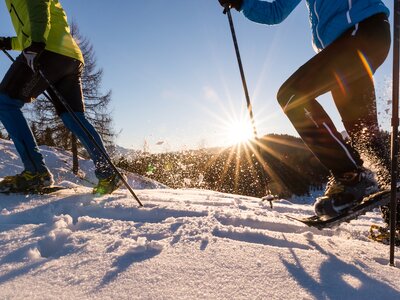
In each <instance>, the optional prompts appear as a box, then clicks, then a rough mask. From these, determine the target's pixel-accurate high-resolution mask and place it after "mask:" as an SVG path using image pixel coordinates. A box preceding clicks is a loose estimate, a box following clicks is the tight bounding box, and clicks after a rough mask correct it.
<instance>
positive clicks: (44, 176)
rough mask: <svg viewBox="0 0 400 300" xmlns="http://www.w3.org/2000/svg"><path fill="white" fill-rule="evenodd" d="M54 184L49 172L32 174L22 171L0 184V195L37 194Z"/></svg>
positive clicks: (5, 178)
mask: <svg viewBox="0 0 400 300" xmlns="http://www.w3.org/2000/svg"><path fill="white" fill-rule="evenodd" d="M53 184H54V180H53V176H52V175H51V173H49V172H43V173H32V172H30V171H23V172H22V173H20V174H17V175H14V176H6V177H4V179H3V180H2V181H1V182H0V192H1V193H38V192H40V190H42V189H44V188H48V187H50V186H52V185H53Z"/></svg>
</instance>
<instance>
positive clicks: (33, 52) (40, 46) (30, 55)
mask: <svg viewBox="0 0 400 300" xmlns="http://www.w3.org/2000/svg"><path fill="white" fill-rule="evenodd" d="M45 47H46V44H45V43H39V42H32V43H31V45H30V46H29V47H27V48H25V49H24V51H22V54H23V55H24V57H25V59H26V63H27V64H28V66H29V67H30V68H31V69H32V70H33V72H35V71H36V69H37V67H38V66H39V58H40V55H41V54H42V52H43V50H44V48H45Z"/></svg>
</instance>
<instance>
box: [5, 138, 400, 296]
mask: <svg viewBox="0 0 400 300" xmlns="http://www.w3.org/2000/svg"><path fill="white" fill-rule="evenodd" d="M42 150H43V153H44V155H45V157H46V161H47V163H48V165H49V167H50V168H51V170H52V172H53V173H54V175H55V178H56V181H57V184H60V185H64V186H67V187H71V189H68V190H63V191H61V192H57V193H55V194H52V195H46V196H32V195H31V196H25V195H12V196H11V195H10V196H5V195H0V299H369V300H370V299H400V279H399V278H400V269H399V259H400V256H399V252H398V249H396V250H397V252H396V261H397V266H396V267H390V266H389V265H388V254H389V248H388V246H385V245H382V244H379V243H375V242H372V241H370V240H369V239H368V230H369V226H370V225H371V224H372V223H377V224H379V223H380V222H381V219H380V217H379V213H378V212H371V213H368V214H367V215H366V216H363V217H361V218H359V219H358V220H356V221H352V222H351V223H350V224H343V225H341V226H340V227H338V228H336V229H333V230H323V231H318V230H315V229H310V228H308V227H305V226H303V225H302V224H300V223H297V222H295V221H291V220H288V219H287V218H286V217H285V215H286V214H289V215H307V214H311V213H312V208H311V206H310V205H304V204H293V203H292V202H289V201H286V200H280V201H278V202H276V203H275V207H274V210H271V209H270V208H269V205H268V204H264V203H262V202H261V201H260V200H259V199H257V198H252V197H244V196H238V195H232V194H223V193H218V192H213V191H207V190H196V189H184V190H174V189H169V188H167V187H165V186H163V185H161V184H159V183H157V182H154V181H151V180H148V179H146V178H143V177H140V176H137V175H134V174H129V176H128V179H129V182H130V183H131V185H132V187H133V188H134V189H135V191H136V192H137V195H138V196H139V198H140V199H141V200H142V202H143V203H144V207H143V208H139V207H138V205H137V203H136V202H135V200H134V199H133V198H132V197H131V196H130V194H129V192H128V191H127V190H126V189H120V190H118V191H116V192H115V193H114V194H112V195H107V196H103V197H96V196H94V195H92V194H91V186H93V184H92V183H93V182H95V178H94V177H93V165H92V164H91V162H89V161H83V160H82V161H81V167H82V169H83V171H84V172H83V173H82V175H86V177H85V178H86V180H81V179H79V178H78V177H75V176H74V175H72V174H71V172H70V171H69V169H70V156H69V153H68V152H64V151H59V150H55V149H51V148H47V147H43V148H42ZM21 170H22V169H21V163H20V161H19V160H18V158H17V156H16V155H15V150H14V147H13V146H12V143H11V142H8V141H4V140H0V177H3V176H5V175H10V174H15V173H16V172H20V171H21Z"/></svg>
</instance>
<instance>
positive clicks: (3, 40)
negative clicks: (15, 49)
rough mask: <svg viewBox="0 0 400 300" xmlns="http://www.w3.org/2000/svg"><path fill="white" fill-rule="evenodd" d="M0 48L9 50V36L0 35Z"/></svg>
mask: <svg viewBox="0 0 400 300" xmlns="http://www.w3.org/2000/svg"><path fill="white" fill-rule="evenodd" d="M0 50H11V38H10V37H0Z"/></svg>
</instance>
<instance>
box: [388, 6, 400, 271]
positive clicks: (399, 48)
mask: <svg viewBox="0 0 400 300" xmlns="http://www.w3.org/2000/svg"><path fill="white" fill-rule="evenodd" d="M393 35H394V37H393V88H392V97H393V102H392V104H393V107H392V138H391V144H392V145H391V148H392V149H391V156H392V157H391V159H392V170H391V199H390V265H391V266H394V247H395V239H396V223H397V222H396V219H397V212H396V210H397V176H398V167H397V161H398V155H399V141H398V131H399V71H400V67H399V55H400V0H395V1H394V17H393Z"/></svg>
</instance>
